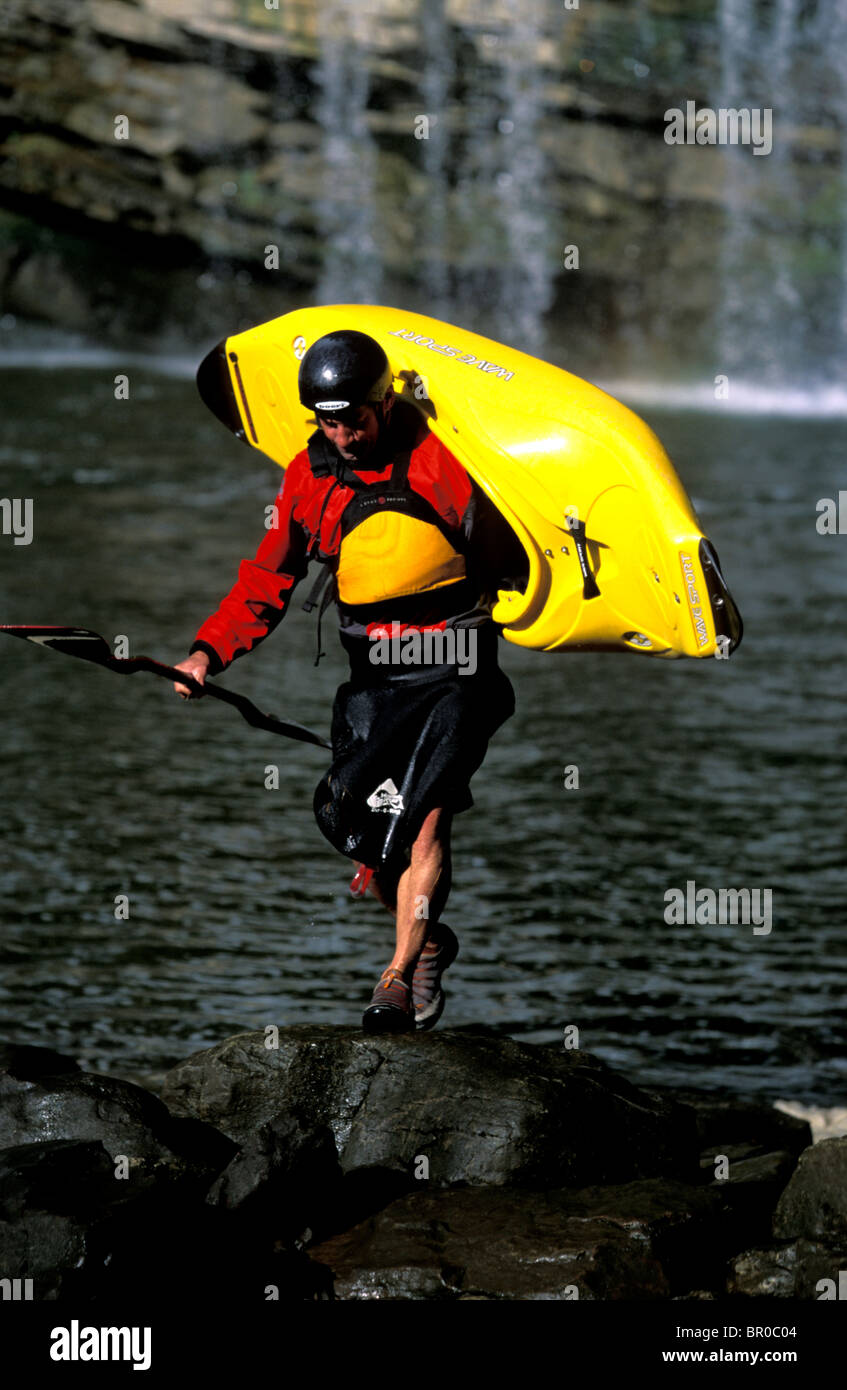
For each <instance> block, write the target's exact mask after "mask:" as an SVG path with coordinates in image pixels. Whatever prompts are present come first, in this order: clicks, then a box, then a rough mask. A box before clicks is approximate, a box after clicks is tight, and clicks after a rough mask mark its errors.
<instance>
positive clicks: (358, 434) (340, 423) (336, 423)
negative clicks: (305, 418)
mask: <svg viewBox="0 0 847 1390" xmlns="http://www.w3.org/2000/svg"><path fill="white" fill-rule="evenodd" d="M389 409H390V399H389V397H386V400H385V402H384V403H383V406H382V410H381V411H380V412H378V411H377V410H375V409H374V407H373V406H372V405H360V406H359V408H358V410H357V411H356V412H355V415H354V414H353V413H352V412H350V414H351V418H349V419H348V418H347V415H346V414H345V417H344V419H343V420H342V419H338V418H337V417H336V416H330V417H329V418H327V417H325V416H318V417H317V418H318V424H319V425H320V427H321V429H322V430H323V432H324V434H325V435H326V437H327V439H328V440H329V442H330V444H334V445H335V447H336V449H337V450H338V452H339V454H340V455H341V457H342V458H343V459H346V460H347V462H348V463H360V462H361V461H362V459H366V458H367V457H368V454H371V453H373V451H374V448H375V447H376V442H377V440H378V438H379V427H380V414H383V413H384V418H386V419H387V417H388V412H389Z"/></svg>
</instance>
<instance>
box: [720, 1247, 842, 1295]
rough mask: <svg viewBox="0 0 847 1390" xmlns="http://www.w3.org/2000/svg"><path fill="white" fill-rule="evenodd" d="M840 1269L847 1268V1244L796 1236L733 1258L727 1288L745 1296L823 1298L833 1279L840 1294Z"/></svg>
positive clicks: (735, 1293) (747, 1251) (746, 1251)
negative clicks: (837, 1246)
mask: <svg viewBox="0 0 847 1390" xmlns="http://www.w3.org/2000/svg"><path fill="white" fill-rule="evenodd" d="M840 1270H847V1247H842V1248H841V1250H835V1249H832V1248H831V1247H829V1246H827V1245H825V1244H824V1243H823V1242H821V1241H813V1240H795V1241H790V1242H786V1243H783V1244H781V1245H769V1246H765V1247H764V1248H760V1249H753V1250H745V1251H743V1252H742V1253H741V1254H740V1255H738V1256H736V1258H735V1259H734V1260H733V1261H732V1265H731V1271H730V1277H729V1282H728V1285H727V1290H728V1292H729V1293H730V1294H731V1295H734V1296H738V1297H744V1298H802V1299H815V1300H819V1299H820V1298H821V1297H822V1294H823V1292H824V1289H825V1287H826V1286H821V1281H822V1280H831V1281H832V1282H833V1283H834V1285H835V1296H836V1298H837V1291H838V1282H839V1280H838V1276H839V1271H840Z"/></svg>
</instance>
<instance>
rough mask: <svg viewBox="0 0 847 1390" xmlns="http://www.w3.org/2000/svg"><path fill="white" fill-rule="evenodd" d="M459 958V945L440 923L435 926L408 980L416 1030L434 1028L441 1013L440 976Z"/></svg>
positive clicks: (442, 1005)
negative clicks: (410, 987) (410, 985)
mask: <svg viewBox="0 0 847 1390" xmlns="http://www.w3.org/2000/svg"><path fill="white" fill-rule="evenodd" d="M458 954H459V943H458V941H457V940H456V937H455V936H454V934H453V932H451V930H450V928H449V927H448V926H445V924H444V923H443V922H436V923H435V926H434V927H433V929H432V935H431V936H430V937H429V939H428V940H427V942H426V945H425V946H424V948H423V951H422V952H421V954H420V957H419V958H418V963H417V965H416V966H415V973H414V975H413V976H412V1003H413V1005H414V1010H415V1027H416V1028H419V1029H420V1028H434V1027H435V1025H436V1023H437V1022H438V1020H439V1019H440V1017H441V1015H442V1013H443V1011H444V1000H445V997H446V996H445V994H444V990H443V989H442V988H441V976H442V975H443V973H444V971H445V970H447V969H448V967H449V966H451V965H452V964H453V961H454V960H455V959H456V957H457V955H458Z"/></svg>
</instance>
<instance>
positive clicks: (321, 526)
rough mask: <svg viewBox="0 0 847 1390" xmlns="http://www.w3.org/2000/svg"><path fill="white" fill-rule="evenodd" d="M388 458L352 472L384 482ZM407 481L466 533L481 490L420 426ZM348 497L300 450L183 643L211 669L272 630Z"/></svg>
mask: <svg viewBox="0 0 847 1390" xmlns="http://www.w3.org/2000/svg"><path fill="white" fill-rule="evenodd" d="M399 404H400V403H399V402H398V403H397V405H399ZM396 409H397V406H396V405H395V411H396ZM407 447H408V446H407ZM392 464H393V457H390V458H389V459H388V462H387V463H386V464H385V467H382V468H379V469H378V471H370V472H369V471H367V470H366V469H365V468H361V469H358V468H357V469H356V470H355V471H356V473H357V475H358V476H359V477H360V478H361V479H362V480H363V481H364V482H366V483H375V482H388V480H389V478H390V477H391V470H392ZM408 480H409V484H410V486H411V487H412V489H413V490H414V491H415V492H417V493H419V494H420V495H421V496H422V497H423V498H425V499H426V501H427V502H429V503H430V504H431V505H432V506H433V507H434V508H435V510H436V511H437V512H438V513H439V515H440V516H441V517H442V518H443V520H444V521H445V522H446V523H447V525H448V527H449V528H451V529H455V531H456V536H457V539H460V538H462V537H464V538H467V537H468V535H469V533H470V530H471V527H472V522H473V516H474V499H475V497H478V496H480V495H481V494H478V492H477V490H476V489H475V488H474V485H473V484H472V482H471V480H470V478H469V477H468V475H467V473H466V472H465V470H464V468H463V467H462V465H461V464H460V463H459V462H458V460H457V459H455V458H454V457H453V455H452V454H451V453H450V451H449V450H448V449H446V448H445V446H444V445H443V444H442V443H441V442H440V440H438V439H437V438H436V436H435V435H433V434H431V433H430V432H429V431H428V430H427V431H426V432H425V433H424V434H423V437H422V438H419V442H418V443H417V444H415V445H414V447H413V448H412V450H411V460H410V463H409V471H408ZM333 488H334V491H333ZM331 491H332V496H331V497H330V498H329V501H328V502H327V505H326V509H325V510H323V508H324V503H325V502H326V500H327V494H328V493H330V492H331ZM354 496H355V492H354V489H353V488H350V487H347V486H345V485H344V484H337V483H336V479H335V478H334V477H332V476H329V477H318V478H316V477H315V475H314V474H313V472H312V469H311V465H310V461H309V453H308V450H307V449H303V450H302V451H301V452H300V453H299V454H297V456H296V457H295V458H294V459H293V460H292V462H291V463H290V465H289V467H288V468H287V469H286V473H285V478H284V480H283V483H282V487H281V488H280V490H279V492H278V493H277V496H276V499H275V512H274V514H273V520H274V522H275V525H274V526H273V527H272V528H271V529H269V530H268V531H267V534H266V535H265V537H264V538H263V540H262V543H261V545H260V546H259V548H258V550H257V551H256V556H255V558H254V559H253V560H242V561H241V564H240V567H239V570H238V580H237V582H236V583H235V584H234V585H233V587H232V589H230V591H229V593H228V594H227V596H226V597H225V598H224V599H223V600H222V601H221V604H220V606H219V607H218V609H217V611H216V612H215V613H213V614H212V615H211V617H209V618H207V619H206V621H205V622H204V623H203V625H202V627H201V628H200V630H199V632H198V633H197V636H196V638H195V641H194V644H193V646H192V648H191V650H192V652H194V651H198V650H199V651H205V652H206V653H207V655H208V656H209V658H210V673H211V674H213V675H214V674H217V673H218V672H220V671H222V670H224V669H225V668H226V667H227V666H229V664H230V663H231V662H232V661H235V659H236V658H237V657H239V656H243V655H244V654H245V652H249V651H252V650H253V648H254V647H255V646H257V645H258V643H259V642H261V641H262V640H263V639H264V638H265V637H267V635H268V633H269V632H272V631H273V629H274V628H275V627H276V626H277V624H278V623H279V622H280V621H281V619H282V617H283V616H284V614H285V613H286V611H287V609H288V606H289V604H290V602H291V596H292V594H293V592H294V589H295V586H296V585H297V584H298V583H299V581H300V580H301V579H302V578H303V576H304V575H305V573H306V569H307V567H308V563H309V560H310V558H312V556H313V555H317V553H318V550H320V552H321V554H322V555H323V556H334V555H336V554H337V553H338V547H339V544H340V531H341V528H340V520H341V514H342V512H343V511H344V508H345V507H346V506H347V504H348V503H349V502H350V501H351V500H352V498H353V497H354Z"/></svg>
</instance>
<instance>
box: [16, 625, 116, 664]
mask: <svg viewBox="0 0 847 1390" xmlns="http://www.w3.org/2000/svg"><path fill="white" fill-rule="evenodd" d="M0 632H6V633H8V635H9V636H10V637H23V638H25V640H26V641H27V642H36V643H37V644H38V646H39V647H51V648H52V649H53V651H56V652H63V653H64V654H65V655H66V656H79V657H82V659H83V661H96V662H97V664H98V666H102V665H103V663H104V662H105V661H111V660H112V649H111V647H110V646H109V644H108V642H107V641H106V640H105V639H104V638H103V637H101V636H100V634H99V632H92V631H91V630H90V628H87V627H48V626H45V625H41V626H37V627H35V626H24V625H21V624H0Z"/></svg>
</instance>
